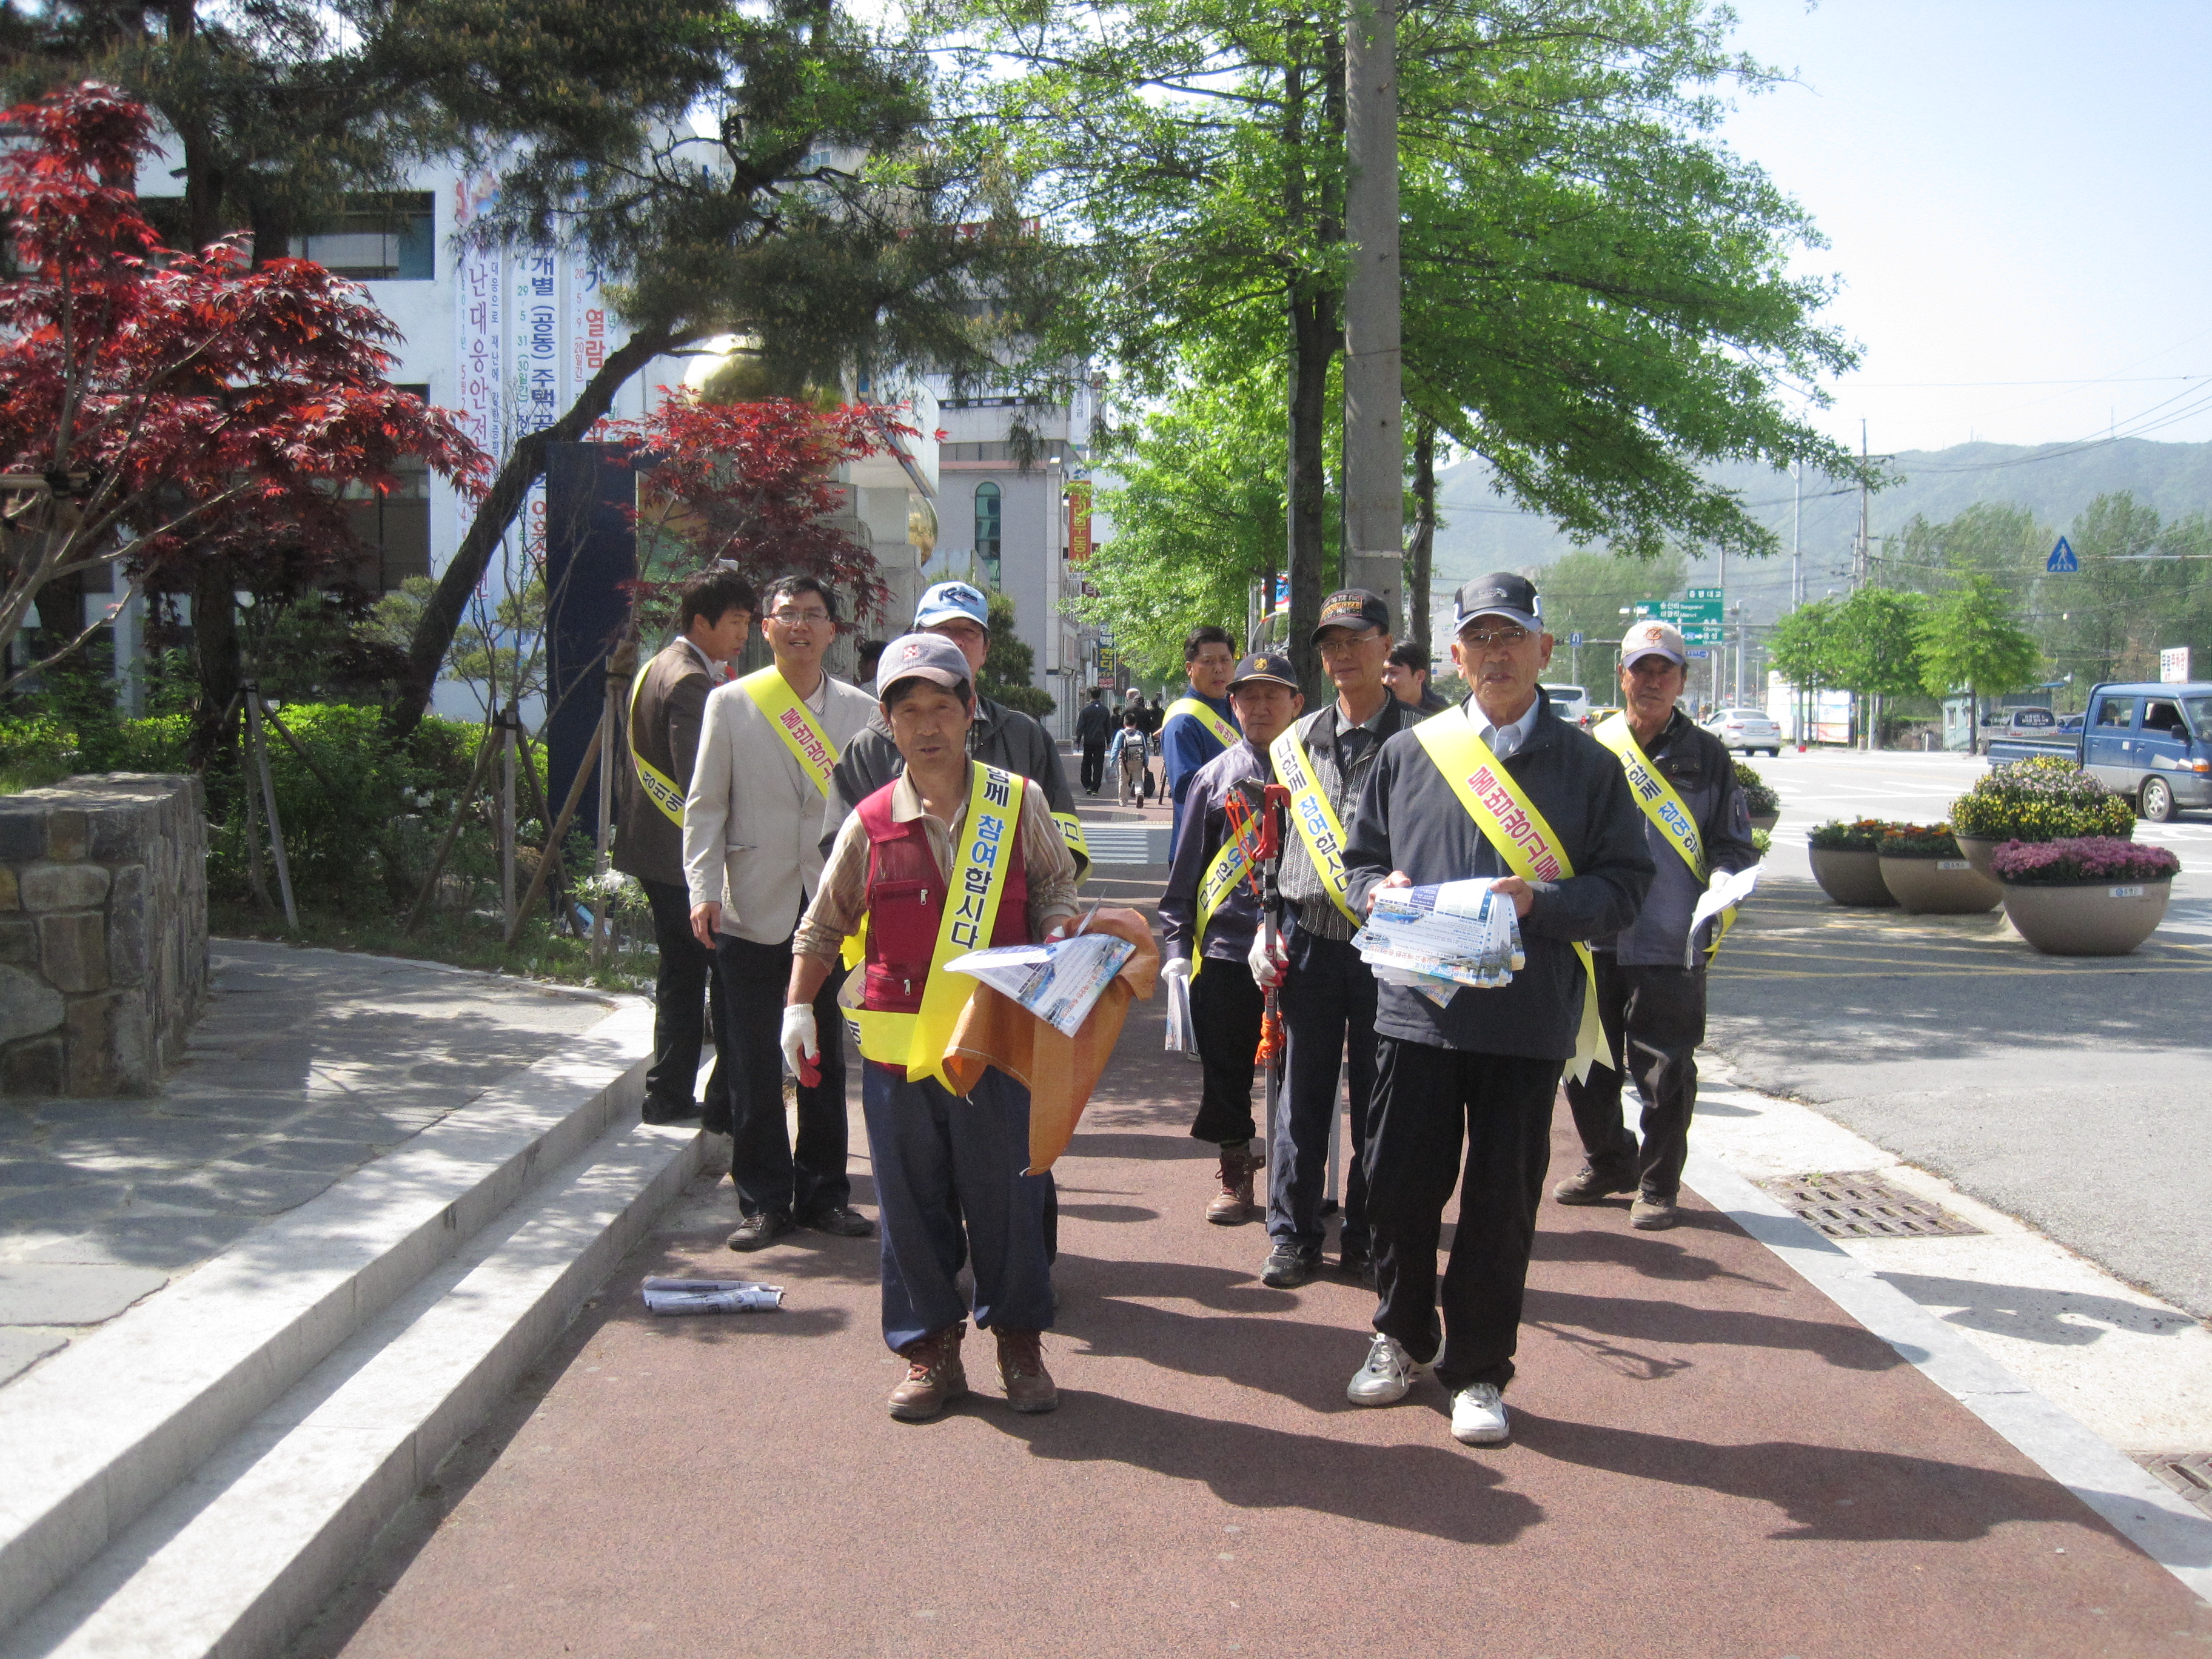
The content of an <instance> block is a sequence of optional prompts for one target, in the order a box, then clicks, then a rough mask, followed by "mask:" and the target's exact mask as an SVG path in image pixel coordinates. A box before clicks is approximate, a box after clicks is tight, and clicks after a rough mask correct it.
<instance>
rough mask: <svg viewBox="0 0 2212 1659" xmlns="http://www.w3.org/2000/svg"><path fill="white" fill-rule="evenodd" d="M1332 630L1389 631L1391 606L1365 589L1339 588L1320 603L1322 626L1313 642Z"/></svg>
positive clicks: (1315, 632) (1315, 631)
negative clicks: (1370, 629)
mask: <svg viewBox="0 0 2212 1659" xmlns="http://www.w3.org/2000/svg"><path fill="white" fill-rule="evenodd" d="M1332 628H1375V629H1381V630H1382V631H1383V633H1385V634H1387V633H1389V631H1390V607H1389V605H1385V604H1383V596H1382V595H1381V594H1380V593H1371V592H1368V590H1367V589H1365V588H1364V587H1340V588H1339V589H1337V591H1336V592H1334V593H1332V594H1330V595H1329V596H1328V598H1327V599H1323V600H1322V602H1321V623H1320V625H1319V626H1318V627H1316V629H1314V631H1313V636H1314V643H1315V644H1316V645H1319V644H1320V643H1321V636H1322V635H1323V634H1325V633H1327V632H1328V630H1329V629H1332Z"/></svg>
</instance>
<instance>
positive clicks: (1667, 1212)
mask: <svg viewBox="0 0 2212 1659" xmlns="http://www.w3.org/2000/svg"><path fill="white" fill-rule="evenodd" d="M1680 1218H1681V1217H1680V1212H1679V1211H1677V1210H1676V1209H1675V1207H1674V1200H1673V1199H1671V1198H1653V1197H1651V1196H1650V1194H1645V1193H1638V1194H1637V1196H1636V1202H1634V1203H1633V1204H1632V1205H1630V1206H1628V1225H1630V1226H1632V1227H1634V1228H1636V1229H1638V1231H1642V1232H1647V1233H1661V1232H1664V1231H1667V1229H1668V1228H1669V1227H1671V1226H1673V1225H1674V1224H1675V1222H1676V1221H1678V1220H1680Z"/></svg>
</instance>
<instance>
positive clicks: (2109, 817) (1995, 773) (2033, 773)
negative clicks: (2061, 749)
mask: <svg viewBox="0 0 2212 1659" xmlns="http://www.w3.org/2000/svg"><path fill="white" fill-rule="evenodd" d="M1950 823H1951V832H1952V834H1954V836H1957V837H1958V838H1959V850H1960V852H1961V853H1962V854H1965V856H1966V861H1967V862H1968V863H1969V864H1971V865H1972V866H1974V868H1975V869H1976V870H1977V871H1978V872H1980V873H1982V874H1983V875H1985V876H1986V875H1989V874H1990V873H1991V872H1990V854H1991V853H1992V852H1993V851H1994V850H1995V849H1996V846H1997V844H1998V843H1999V842H2008V841H2061V840H2069V839H2073V838H2075V837H2079V836H2116V837H2118V839H2120V840H2123V841H2125V840H2127V839H2129V838H2130V837H2131V836H2134V834H2135V831H2136V811H2135V806H2134V805H2133V803H2131V802H2130V801H2129V799H2127V798H2126V797H2125V796H2124V795H2116V794H2114V793H2112V791H2111V790H2109V789H2107V788H2106V787H2105V786H2104V785H2103V784H2101V783H2100V782H2099V781H2097V780H2096V779H2095V778H2093V777H2092V776H2090V775H2089V774H2088V773H2087V772H2085V771H2083V770H2082V769H2081V768H2080V767H2078V766H2076V765H2075V763H2073V762H2072V761H2069V760H2067V759H2064V758H2063V757H2060V756H2057V755H2045V756H2040V757H2037V758H2036V759H2034V760H2024V761H2014V762H2012V763H2010V764H2008V765H2003V766H1993V767H1991V768H1990V770H1989V773H1988V775H1986V776H1984V777H1983V778H1982V779H1980V780H1979V781H1978V782H1976V783H1975V785H1974V787H1972V789H1970V790H1968V791H1967V792H1966V793H1965V794H1963V795H1961V796H1960V797H1959V799H1956V800H1954V801H1953V802H1952V803H1951V819H1950Z"/></svg>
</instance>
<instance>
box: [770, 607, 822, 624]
mask: <svg viewBox="0 0 2212 1659" xmlns="http://www.w3.org/2000/svg"><path fill="white" fill-rule="evenodd" d="M768 614H769V616H770V617H772V618H774V619H775V621H777V622H780V623H826V622H828V621H829V612H828V611H822V610H814V611H769V613H768Z"/></svg>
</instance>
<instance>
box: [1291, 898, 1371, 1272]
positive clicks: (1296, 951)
mask: <svg viewBox="0 0 2212 1659" xmlns="http://www.w3.org/2000/svg"><path fill="white" fill-rule="evenodd" d="M1289 956H1290V963H1291V966H1290V972H1289V973H1288V974H1287V975H1285V978H1284V980H1283V988H1282V993H1281V995H1282V1006H1283V1035H1284V1037H1285V1050H1286V1052H1285V1054H1284V1057H1283V1069H1284V1073H1285V1085H1286V1086H1285V1088H1284V1091H1283V1100H1282V1103H1281V1107H1280V1109H1279V1110H1278V1111H1277V1112H1276V1114H1275V1144H1274V1145H1273V1146H1272V1147H1270V1148H1269V1149H1268V1158H1267V1161H1268V1165H1269V1167H1268V1170H1267V1236H1268V1237H1270V1238H1272V1239H1277V1240H1287V1241H1288V1242H1290V1243H1294V1244H1300V1245H1304V1246H1308V1247H1310V1248H1311V1249H1320V1248H1321V1245H1322V1236H1323V1233H1324V1231H1325V1224H1324V1223H1323V1222H1322V1216H1321V1200H1322V1183H1323V1182H1325V1181H1326V1180H1327V1179H1328V1142H1329V1136H1330V1134H1331V1133H1332V1132H1333V1131H1334V1127H1335V1116H1336V1084H1337V1068H1338V1062H1339V1061H1340V1060H1344V1061H1346V1062H1347V1063H1348V1069H1349V1071H1350V1073H1351V1076H1350V1084H1351V1088H1350V1094H1351V1097H1352V1100H1351V1105H1352V1150H1351V1153H1350V1156H1348V1157H1347V1158H1346V1159H1345V1170H1344V1228H1343V1231H1341V1232H1340V1234H1339V1235H1338V1240H1337V1242H1338V1244H1339V1246H1340V1248H1342V1249H1352V1250H1364V1249H1366V1248H1367V1165H1366V1160H1365V1158H1364V1155H1363V1152H1362V1148H1363V1147H1364V1146H1365V1145H1366V1141H1367V1103H1368V1101H1369V1099H1370V1097H1372V1096H1373V1094H1374V1092H1375V970H1374V969H1371V968H1370V967H1369V966H1368V965H1367V964H1366V963H1364V962H1362V961H1361V960H1360V959H1359V951H1358V947H1357V946H1355V945H1353V944H1352V942H1351V940H1349V939H1322V938H1321V937H1320V936H1319V935H1318V934H1315V933H1308V932H1306V931H1305V930H1304V928H1293V929H1292V930H1291V937H1290V942H1289Z"/></svg>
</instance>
